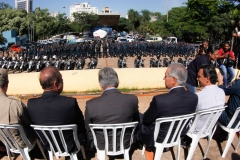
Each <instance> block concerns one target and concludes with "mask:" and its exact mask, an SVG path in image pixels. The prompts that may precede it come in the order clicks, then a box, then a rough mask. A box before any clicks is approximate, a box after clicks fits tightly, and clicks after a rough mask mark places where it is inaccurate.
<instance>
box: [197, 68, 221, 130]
mask: <svg viewBox="0 0 240 160" xmlns="http://www.w3.org/2000/svg"><path fill="white" fill-rule="evenodd" d="M217 79H218V76H217V72H216V70H215V67H214V66H212V65H202V66H201V68H200V70H199V72H198V76H197V80H198V81H199V83H200V85H201V87H203V89H202V91H200V92H197V93H196V94H197V96H198V105H197V108H196V112H198V111H201V110H206V109H213V108H219V107H224V104H225V93H224V91H223V89H221V88H219V87H218V86H217V85H216V82H217ZM207 118H208V115H206V116H202V117H201V118H200V121H199V123H198V126H197V128H196V130H195V131H196V132H198V131H199V130H200V129H201V128H202V126H203V125H204V122H205V119H207Z"/></svg>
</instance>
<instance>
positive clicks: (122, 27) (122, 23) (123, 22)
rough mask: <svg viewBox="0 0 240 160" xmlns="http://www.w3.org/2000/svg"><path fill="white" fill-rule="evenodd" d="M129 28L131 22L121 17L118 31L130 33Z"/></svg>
mask: <svg viewBox="0 0 240 160" xmlns="http://www.w3.org/2000/svg"><path fill="white" fill-rule="evenodd" d="M128 26H129V21H128V20H127V19H126V18H124V17H120V19H119V23H118V30H120V31H126V32H128V31H129V29H128Z"/></svg>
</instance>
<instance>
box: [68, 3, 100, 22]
mask: <svg viewBox="0 0 240 160" xmlns="http://www.w3.org/2000/svg"><path fill="white" fill-rule="evenodd" d="M74 12H78V13H81V12H87V13H95V14H97V13H98V8H97V7H91V5H89V4H88V3H80V4H75V5H74V6H70V20H71V21H73V20H74V17H73V13H74Z"/></svg>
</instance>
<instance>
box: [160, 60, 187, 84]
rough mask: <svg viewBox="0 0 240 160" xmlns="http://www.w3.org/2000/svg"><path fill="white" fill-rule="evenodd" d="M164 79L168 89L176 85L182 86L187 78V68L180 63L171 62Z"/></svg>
mask: <svg viewBox="0 0 240 160" xmlns="http://www.w3.org/2000/svg"><path fill="white" fill-rule="evenodd" d="M164 80H165V85H166V88H168V89H171V88H173V87H176V86H184V85H185V83H186V80H187V70H186V68H185V67H184V66H183V65H182V64H180V63H173V64H171V65H169V66H168V68H167V70H166V72H165V77H164Z"/></svg>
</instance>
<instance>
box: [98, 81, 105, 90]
mask: <svg viewBox="0 0 240 160" xmlns="http://www.w3.org/2000/svg"><path fill="white" fill-rule="evenodd" d="M99 86H100V88H101V90H102V91H104V89H103V87H102V85H101V84H100V83H99Z"/></svg>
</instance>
